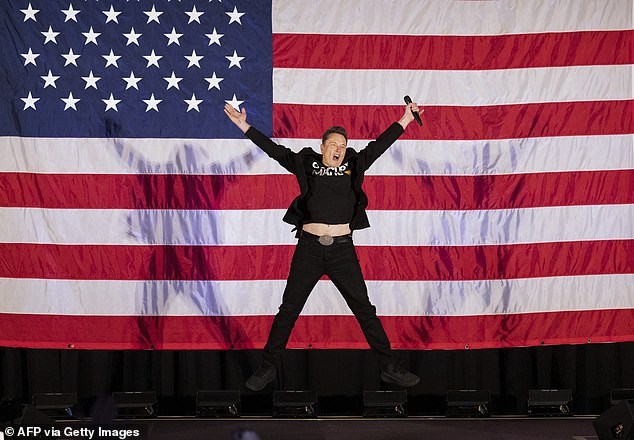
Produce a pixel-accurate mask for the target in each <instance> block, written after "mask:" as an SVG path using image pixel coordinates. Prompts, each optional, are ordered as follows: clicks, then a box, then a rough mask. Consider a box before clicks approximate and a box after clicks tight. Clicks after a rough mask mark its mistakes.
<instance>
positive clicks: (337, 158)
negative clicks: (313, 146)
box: [321, 133, 346, 167]
mask: <svg viewBox="0 0 634 440" xmlns="http://www.w3.org/2000/svg"><path fill="white" fill-rule="evenodd" d="M321 154H322V155H323V156H324V158H323V160H322V162H323V163H324V165H326V166H327V167H338V166H340V165H341V163H342V162H343V157H344V156H345V154H346V138H345V137H343V135H340V134H339V133H331V134H329V135H328V139H326V142H325V143H323V144H321Z"/></svg>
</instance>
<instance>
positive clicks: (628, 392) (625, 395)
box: [610, 388, 634, 406]
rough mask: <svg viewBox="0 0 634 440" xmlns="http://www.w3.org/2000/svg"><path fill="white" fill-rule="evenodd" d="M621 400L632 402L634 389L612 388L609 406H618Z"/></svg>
mask: <svg viewBox="0 0 634 440" xmlns="http://www.w3.org/2000/svg"><path fill="white" fill-rule="evenodd" d="M622 400H634V388H612V389H611V390H610V405H612V406H614V405H618V404H619V403H621V401H622Z"/></svg>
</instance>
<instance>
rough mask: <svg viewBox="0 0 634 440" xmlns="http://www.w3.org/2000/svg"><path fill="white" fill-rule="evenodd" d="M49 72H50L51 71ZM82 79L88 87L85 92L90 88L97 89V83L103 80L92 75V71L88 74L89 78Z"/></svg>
mask: <svg viewBox="0 0 634 440" xmlns="http://www.w3.org/2000/svg"><path fill="white" fill-rule="evenodd" d="M49 72H50V70H49ZM81 79H83V80H84V81H86V87H84V90H86V89H87V88H88V87H94V88H95V89H96V88H97V81H99V80H100V79H101V77H100V76H94V75H93V74H92V70H91V71H90V73H89V74H88V76H82V77H81Z"/></svg>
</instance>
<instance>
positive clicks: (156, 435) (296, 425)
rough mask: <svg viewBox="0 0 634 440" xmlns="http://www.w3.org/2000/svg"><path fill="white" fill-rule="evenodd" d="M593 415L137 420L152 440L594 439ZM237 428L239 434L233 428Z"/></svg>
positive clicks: (595, 437)
mask: <svg viewBox="0 0 634 440" xmlns="http://www.w3.org/2000/svg"><path fill="white" fill-rule="evenodd" d="M594 418H595V417H572V418H543V419H538V418H528V417H522V418H512V417H503V418H490V419H449V418H444V417H442V418H440V417H439V418H419V417H409V418H406V419H365V418H360V417H351V418H320V419H312V420H311V419H291V420H285V419H272V418H250V417H242V418H239V419H232V420H228V419H193V418H192V419H184V418H160V419H155V420H151V421H144V422H137V423H146V424H148V428H149V438H150V439H152V440H154V439H165V440H167V439H169V440H177V439H183V440H184V439H226V440H233V439H242V440H258V439H261V440H283V439H293V440H299V439H301V440H317V439H319V440H334V439H336V440H340V439H341V440H410V439H411V440H421V439H431V440H442V439H452V440H453V439H469V440H493V439H495V440H498V439H504V440H528V439H568V440H589V439H597V436H596V434H595V432H594V429H593V427H592V420H593V419H594ZM241 431H242V432H243V434H242V436H240V435H239V434H237V433H239V432H241ZM244 431H251V432H244ZM253 433H256V434H257V436H255V435H253Z"/></svg>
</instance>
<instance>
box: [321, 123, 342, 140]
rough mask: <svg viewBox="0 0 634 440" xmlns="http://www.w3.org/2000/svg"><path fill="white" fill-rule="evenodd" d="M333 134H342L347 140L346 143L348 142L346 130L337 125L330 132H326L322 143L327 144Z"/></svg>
mask: <svg viewBox="0 0 634 440" xmlns="http://www.w3.org/2000/svg"><path fill="white" fill-rule="evenodd" d="M331 134H340V135H341V136H343V137H344V138H346V142H348V134H347V133H346V129H345V128H343V127H341V126H340V125H335V126H334V127H330V128H329V129H328V130H326V131H324V134H323V136H322V137H321V143H322V144H325V143H326V140H327V139H328V136H330V135H331Z"/></svg>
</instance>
